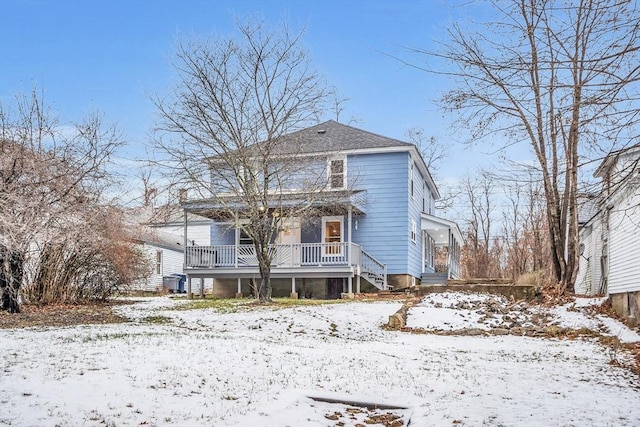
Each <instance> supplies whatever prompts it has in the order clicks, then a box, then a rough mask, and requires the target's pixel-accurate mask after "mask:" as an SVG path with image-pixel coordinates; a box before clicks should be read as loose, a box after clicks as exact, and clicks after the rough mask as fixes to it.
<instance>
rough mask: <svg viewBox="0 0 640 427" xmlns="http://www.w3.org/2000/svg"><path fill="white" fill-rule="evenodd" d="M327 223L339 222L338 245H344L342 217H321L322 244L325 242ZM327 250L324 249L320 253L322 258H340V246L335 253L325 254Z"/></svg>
mask: <svg viewBox="0 0 640 427" xmlns="http://www.w3.org/2000/svg"><path fill="white" fill-rule="evenodd" d="M327 222H339V223H340V243H344V216H323V217H322V243H323V244H324V243H328V242H327V233H326V231H327ZM327 249H328V247H327V248H325V250H324V251H322V256H342V245H340V246H339V249H340V250H339V251H338V252H336V253H327V252H325V251H326V250H327Z"/></svg>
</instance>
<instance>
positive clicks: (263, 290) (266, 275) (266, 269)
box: [256, 247, 271, 303]
mask: <svg viewBox="0 0 640 427" xmlns="http://www.w3.org/2000/svg"><path fill="white" fill-rule="evenodd" d="M256 257H257V258H258V268H259V270H260V286H258V290H257V297H258V301H259V302H261V303H265V302H270V301H271V256H270V254H269V250H268V247H263V248H260V247H256Z"/></svg>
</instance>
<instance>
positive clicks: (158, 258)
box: [156, 251, 162, 274]
mask: <svg viewBox="0 0 640 427" xmlns="http://www.w3.org/2000/svg"><path fill="white" fill-rule="evenodd" d="M156 274H162V251H156Z"/></svg>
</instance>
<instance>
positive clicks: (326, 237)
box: [183, 121, 462, 298]
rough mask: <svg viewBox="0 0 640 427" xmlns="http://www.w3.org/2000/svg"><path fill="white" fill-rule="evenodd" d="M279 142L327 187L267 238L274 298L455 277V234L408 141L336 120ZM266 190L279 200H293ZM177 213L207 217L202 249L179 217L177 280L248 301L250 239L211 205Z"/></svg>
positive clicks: (285, 192)
mask: <svg viewBox="0 0 640 427" xmlns="http://www.w3.org/2000/svg"><path fill="white" fill-rule="evenodd" d="M285 138H289V140H290V141H295V144H296V147H297V150H298V152H297V153H298V155H300V154H302V156H300V157H299V158H300V159H302V158H304V156H305V155H306V156H307V158H308V159H309V160H308V161H309V162H310V163H313V167H309V169H314V168H315V169H317V168H318V167H320V168H322V175H323V176H324V177H325V178H326V180H325V183H324V184H323V185H325V186H326V187H327V189H328V190H330V191H329V192H325V197H322V198H319V199H318V200H317V201H315V202H314V203H317V204H318V205H319V206H317V209H315V210H314V211H313V212H314V215H313V216H305V217H289V218H287V219H284V220H282V221H281V223H280V226H279V227H278V229H277V230H278V232H277V235H276V236H274V239H273V250H274V251H275V252H274V253H275V256H274V257H273V262H272V264H271V283H272V286H273V295H274V296H285V295H286V296H289V295H292V296H299V297H305V298H338V297H340V295H341V294H343V293H353V292H356V293H360V292H368V291H376V290H386V289H390V288H396V289H397V288H406V287H410V286H413V285H418V284H420V283H421V282H422V283H429V284H433V283H444V282H445V281H446V279H448V278H458V277H459V274H460V246H461V243H462V236H461V233H460V230H459V228H458V226H457V225H456V224H455V223H454V222H452V221H449V220H446V219H443V218H439V217H437V216H436V215H435V212H434V210H435V202H436V200H438V198H439V197H440V195H439V193H438V189H437V188H436V185H435V183H434V182H433V179H432V178H431V175H430V174H429V171H428V169H427V166H426V164H425V162H424V159H423V158H422V156H421V155H420V153H419V151H418V149H417V148H416V146H415V145H413V144H409V143H406V142H402V141H399V140H396V139H392V138H387V137H384V136H380V135H376V134H374V133H371V132H367V131H364V130H361V129H357V128H354V127H351V126H346V125H343V124H340V123H337V122H335V121H327V122H324V123H321V124H318V125H316V126H312V127H310V128H307V129H303V130H300V131H298V132H294V133H292V134H289V135H287V136H286V137H285ZM284 181H286V180H283V182H284ZM214 187H215V183H214ZM274 191H279V193H280V194H281V197H280V201H281V202H282V200H283V199H285V201H286V199H287V198H290V199H293V198H296V197H297V195H296V192H295V191H293V190H290V189H282V188H279V189H275V190H274ZM326 194H331V195H332V198H330V199H329V198H327V197H326ZM239 203H240V204H241V202H239ZM183 207H184V209H185V212H186V214H185V218H188V214H197V215H199V216H205V217H209V218H211V219H213V222H212V224H213V225H212V228H211V245H210V246H195V245H189V242H190V240H189V238H188V236H187V234H186V232H187V230H188V229H187V227H186V224H187V221H185V242H186V244H187V247H186V251H185V269H184V272H185V274H187V276H188V278H189V279H198V278H213V279H214V285H213V292H214V295H217V296H231V295H233V294H235V295H236V296H241V295H249V294H250V293H251V285H252V283H255V281H256V280H259V279H260V275H259V270H258V263H257V259H256V256H255V248H254V246H253V244H252V241H251V239H249V238H248V237H247V236H246V235H245V233H243V231H242V230H241V228H239V227H235V226H234V224H233V223H230V221H229V219H228V218H224V216H223V215H221V214H220V210H219V206H218V203H217V202H216V201H214V199H212V200H193V201H188V202H186V203H183ZM189 281H190V280H189Z"/></svg>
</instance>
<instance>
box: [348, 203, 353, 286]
mask: <svg viewBox="0 0 640 427" xmlns="http://www.w3.org/2000/svg"><path fill="white" fill-rule="evenodd" d="M352 217H353V208H352V207H351V203H349V211H348V214H347V222H348V223H349V227H347V228H348V230H349V238H348V240H347V242H348V243H349V248H348V252H347V263H348V264H349V265H351V230H352V228H353V227H352V226H351V220H352ZM349 293H351V290H349Z"/></svg>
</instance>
